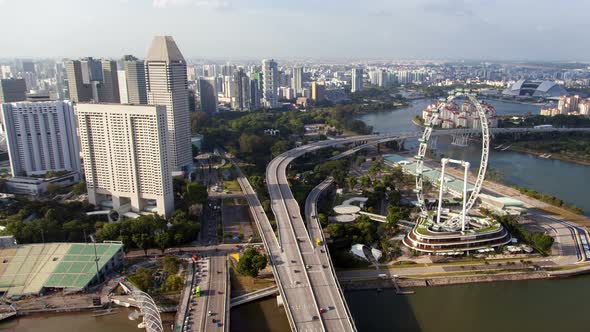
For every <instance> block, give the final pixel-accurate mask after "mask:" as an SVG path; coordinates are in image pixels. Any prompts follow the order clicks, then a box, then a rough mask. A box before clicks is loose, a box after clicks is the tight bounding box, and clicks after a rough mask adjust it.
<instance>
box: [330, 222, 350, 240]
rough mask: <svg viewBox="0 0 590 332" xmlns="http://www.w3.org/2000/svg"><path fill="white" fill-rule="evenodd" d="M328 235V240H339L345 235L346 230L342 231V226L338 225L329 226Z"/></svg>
mask: <svg viewBox="0 0 590 332" xmlns="http://www.w3.org/2000/svg"><path fill="white" fill-rule="evenodd" d="M328 234H330V238H332V239H340V238H342V237H344V236H345V235H346V230H345V229H344V225H342V224H340V223H335V224H329V225H328Z"/></svg>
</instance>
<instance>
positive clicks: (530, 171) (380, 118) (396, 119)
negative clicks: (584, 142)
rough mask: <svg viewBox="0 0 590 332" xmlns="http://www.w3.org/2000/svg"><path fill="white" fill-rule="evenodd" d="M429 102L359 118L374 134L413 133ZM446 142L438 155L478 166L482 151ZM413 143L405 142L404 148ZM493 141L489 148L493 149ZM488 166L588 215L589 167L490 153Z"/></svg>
mask: <svg viewBox="0 0 590 332" xmlns="http://www.w3.org/2000/svg"><path fill="white" fill-rule="evenodd" d="M430 102H431V101H428V100H416V101H414V102H413V104H412V105H411V106H408V107H404V108H401V109H397V110H391V111H380V112H375V113H371V114H366V115H363V116H361V117H359V119H360V120H362V121H364V122H365V123H366V124H368V125H370V126H373V130H374V131H376V132H381V133H386V132H395V131H397V132H410V131H416V130H417V128H416V126H415V125H414V124H413V123H412V118H413V117H414V116H415V115H420V116H421V115H422V110H423V109H424V108H425V107H426V106H427V105H428V104H429V103H430ZM489 103H490V104H492V105H493V106H494V107H497V109H496V110H497V112H498V114H524V113H528V112H532V113H538V111H539V108H540V106H538V105H529V104H516V103H509V102H503V101H495V100H490V101H489ZM414 142H415V140H414ZM445 143H448V139H445V138H441V139H439V142H438V149H439V152H442V153H444V154H445V155H448V156H450V157H451V158H456V159H457V158H458V159H463V160H467V161H469V162H471V164H472V165H473V166H472V167H478V166H479V159H480V156H481V148H480V147H479V146H478V145H476V144H472V145H470V146H469V147H467V148H461V147H457V146H453V145H450V144H445ZM413 145H414V144H412V142H408V144H407V145H406V147H408V148H411V147H412V146H413ZM493 145H494V144H493V140H492V146H493ZM488 165H489V166H490V167H492V168H494V169H496V170H498V171H500V173H501V174H502V181H501V182H503V183H505V184H508V185H516V186H521V187H527V188H531V189H534V190H537V191H539V192H543V193H547V194H551V195H555V196H557V197H559V198H561V199H563V200H564V201H565V202H567V203H569V204H574V205H576V206H578V207H579V208H581V209H582V210H584V213H585V214H586V215H590V199H588V194H587V192H586V188H590V167H588V166H584V165H579V164H575V163H570V162H567V161H561V160H554V159H543V158H539V157H536V156H533V155H530V154H526V153H520V152H514V151H496V150H492V151H491V153H490V158H489V162H488Z"/></svg>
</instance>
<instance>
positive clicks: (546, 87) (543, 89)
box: [502, 79, 568, 98]
mask: <svg viewBox="0 0 590 332" xmlns="http://www.w3.org/2000/svg"><path fill="white" fill-rule="evenodd" d="M502 94H504V95H508V96H518V97H545V98H548V97H560V96H563V95H567V94H568V92H567V90H565V89H564V88H563V87H562V86H561V85H558V84H557V83H555V82H554V81H539V80H525V79H522V80H518V81H516V82H515V83H514V84H512V85H511V86H510V87H509V88H507V89H505V90H504V91H503V92H502Z"/></svg>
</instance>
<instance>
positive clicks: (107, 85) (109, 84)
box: [98, 59, 121, 104]
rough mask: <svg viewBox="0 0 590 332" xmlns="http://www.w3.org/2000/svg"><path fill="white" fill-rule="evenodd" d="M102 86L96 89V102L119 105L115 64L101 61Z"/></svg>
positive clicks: (111, 61) (109, 61) (112, 61)
mask: <svg viewBox="0 0 590 332" xmlns="http://www.w3.org/2000/svg"><path fill="white" fill-rule="evenodd" d="M101 67H102V84H101V85H100V87H99V89H98V101H100V102H101V103H116V104H118V103H120V102H121V98H120V97H119V79H118V77H117V62H116V61H114V60H105V59H103V60H101Z"/></svg>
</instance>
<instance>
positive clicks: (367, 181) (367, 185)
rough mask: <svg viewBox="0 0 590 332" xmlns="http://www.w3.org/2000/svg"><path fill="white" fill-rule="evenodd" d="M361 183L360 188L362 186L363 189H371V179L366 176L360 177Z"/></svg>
mask: <svg viewBox="0 0 590 332" xmlns="http://www.w3.org/2000/svg"><path fill="white" fill-rule="evenodd" d="M360 181H361V186H363V188H370V187H371V183H372V182H371V178H369V177H368V176H365V175H363V176H361V178H360Z"/></svg>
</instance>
